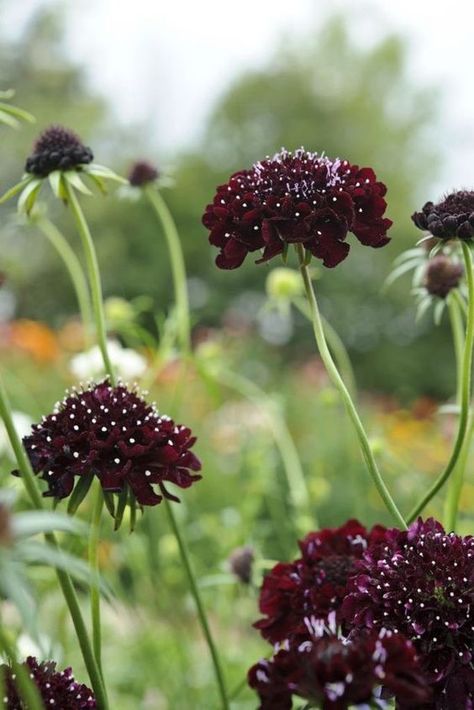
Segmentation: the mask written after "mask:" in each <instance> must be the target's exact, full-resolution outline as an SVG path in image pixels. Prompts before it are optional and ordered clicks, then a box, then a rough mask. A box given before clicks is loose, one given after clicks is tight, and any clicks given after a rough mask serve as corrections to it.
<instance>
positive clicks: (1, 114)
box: [0, 104, 20, 128]
mask: <svg viewBox="0 0 474 710" xmlns="http://www.w3.org/2000/svg"><path fill="white" fill-rule="evenodd" d="M0 123H4V124H5V125H6V126H10V128H19V126H20V122H19V121H18V120H17V119H16V118H15V117H14V116H10V114H9V113H8V112H7V111H3V109H2V108H1V104H0Z"/></svg>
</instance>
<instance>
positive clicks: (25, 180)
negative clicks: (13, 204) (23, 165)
mask: <svg viewBox="0 0 474 710" xmlns="http://www.w3.org/2000/svg"><path fill="white" fill-rule="evenodd" d="M34 179H35V178H34V177H33V175H27V176H26V177H23V178H22V179H21V180H20V182H17V183H16V185H13V187H11V188H10V189H9V190H7V191H6V192H5V193H4V194H3V195H2V196H1V197H0V205H3V203H4V202H7V200H10V199H11V198H12V197H15V195H17V194H18V193H19V192H21V191H22V190H23V188H24V187H26V185H27V184H28V183H29V182H31V181H33V180H34Z"/></svg>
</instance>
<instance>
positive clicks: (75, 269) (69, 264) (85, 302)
mask: <svg viewBox="0 0 474 710" xmlns="http://www.w3.org/2000/svg"><path fill="white" fill-rule="evenodd" d="M33 223H34V224H35V225H36V226H37V227H38V228H39V229H40V230H41V232H42V233H43V234H44V235H45V237H46V238H47V239H48V240H49V242H50V243H51V244H52V246H53V247H54V248H55V249H56V251H57V252H58V254H59V256H60V257H61V259H62V261H63V263H64V265H65V267H66V269H67V271H68V273H69V276H70V278H71V281H72V284H73V286H74V291H75V292H76V298H77V303H78V305H79V311H80V314H81V319H82V322H83V324H84V329H85V332H86V335H87V336H88V337H87V339H88V340H89V339H90V337H91V335H92V332H93V327H94V325H93V319H92V309H91V301H90V294H89V287H88V285H87V279H86V277H85V276H84V272H83V270H82V266H81V262H80V261H79V259H78V258H77V256H76V254H75V252H74V250H73V249H72V248H71V247H70V246H69V243H68V241H67V240H66V238H65V237H64V235H63V234H61V232H60V231H59V229H58V228H57V227H56V225H54V224H53V223H52V222H51V221H50V220H49V219H47V218H46V217H36V218H35V219H34V220H33Z"/></svg>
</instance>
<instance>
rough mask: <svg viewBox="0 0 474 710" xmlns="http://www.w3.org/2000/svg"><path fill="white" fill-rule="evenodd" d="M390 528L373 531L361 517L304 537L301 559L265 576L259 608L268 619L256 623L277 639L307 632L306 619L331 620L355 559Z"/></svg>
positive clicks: (266, 634)
mask: <svg viewBox="0 0 474 710" xmlns="http://www.w3.org/2000/svg"><path fill="white" fill-rule="evenodd" d="M384 533H385V528H383V527H381V526H376V527H374V528H373V529H372V530H371V531H370V532H369V531H367V529H366V528H365V527H364V526H363V525H361V524H360V523H359V522H358V521H357V520H349V521H348V522H347V523H345V524H344V525H342V526H341V527H339V528H333V529H331V528H326V529H324V530H321V531H319V532H313V533H310V534H309V535H307V537H306V538H305V539H304V540H302V541H301V542H300V543H299V545H300V550H301V557H300V558H299V559H297V560H295V561H294V562H289V563H278V564H277V565H276V566H275V567H274V568H273V569H272V570H271V572H270V573H269V574H267V575H266V576H265V579H264V581H263V585H262V589H261V592H260V611H261V612H262V614H265V618H263V619H260V620H259V621H257V622H256V623H255V626H256V628H258V629H259V630H260V632H261V634H262V636H263V637H264V638H265V639H267V640H268V641H270V642H272V643H277V642H280V641H283V640H284V639H287V638H288V637H290V636H292V635H299V634H303V635H304V634H305V633H306V622H305V619H306V618H307V617H319V618H326V617H327V615H328V613H329V612H330V611H336V610H338V609H339V608H340V606H341V604H342V601H343V599H344V596H345V594H346V587H347V580H348V577H349V575H350V573H351V572H352V571H353V569H354V563H355V561H356V560H357V559H359V558H361V557H362V555H363V554H364V552H365V551H366V549H367V546H368V545H369V544H371V545H377V544H378V543H380V541H382V540H383V538H384Z"/></svg>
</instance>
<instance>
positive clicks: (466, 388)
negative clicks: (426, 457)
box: [408, 241, 474, 522]
mask: <svg viewBox="0 0 474 710" xmlns="http://www.w3.org/2000/svg"><path fill="white" fill-rule="evenodd" d="M461 246H462V252H463V256H464V267H465V272H466V282H467V289H468V304H467V323H466V335H465V340H464V351H463V361H462V368H461V410H460V414H459V422H458V431H457V434H456V440H455V442H454V446H453V451H452V453H451V456H450V459H449V461H448V463H447V465H446V468H445V469H444V471H443V472H442V473H441V475H440V476H439V477H438V478H437V479H436V481H435V482H434V483H433V485H432V486H431V487H430V488H429V489H428V491H427V492H426V493H425V495H424V496H423V498H422V499H421V500H420V502H419V503H417V505H416V506H415V507H414V508H413V510H412V511H411V513H410V515H409V518H408V521H409V522H412V521H413V520H415V519H416V518H417V517H418V515H420V513H421V512H422V510H423V509H424V508H425V506H426V505H427V504H428V503H429V502H430V500H431V499H432V498H433V496H434V495H436V493H437V492H438V491H439V489H440V488H442V486H443V485H444V484H445V483H446V481H447V480H448V478H449V477H450V475H451V474H452V473H453V471H454V469H455V468H456V465H457V463H458V460H459V457H460V455H461V451H462V449H463V446H464V440H465V437H466V433H467V430H468V420H469V410H470V402H471V371H472V348H473V345H474V274H473V270H472V269H473V264H472V254H471V249H470V247H469V245H468V244H466V242H464V241H461Z"/></svg>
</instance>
